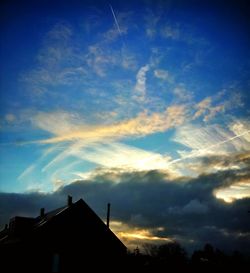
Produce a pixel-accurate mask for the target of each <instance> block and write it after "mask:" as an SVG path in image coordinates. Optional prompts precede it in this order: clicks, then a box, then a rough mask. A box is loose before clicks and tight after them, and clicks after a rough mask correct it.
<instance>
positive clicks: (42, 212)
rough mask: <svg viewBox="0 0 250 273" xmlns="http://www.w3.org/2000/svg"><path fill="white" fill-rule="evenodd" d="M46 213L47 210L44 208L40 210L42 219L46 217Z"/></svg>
mask: <svg viewBox="0 0 250 273" xmlns="http://www.w3.org/2000/svg"><path fill="white" fill-rule="evenodd" d="M44 212H45V209H44V208H41V209H40V217H44V214H45V213H44Z"/></svg>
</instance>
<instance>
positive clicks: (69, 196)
mask: <svg viewBox="0 0 250 273" xmlns="http://www.w3.org/2000/svg"><path fill="white" fill-rule="evenodd" d="M72 204H73V202H72V196H71V195H68V206H71V205H72Z"/></svg>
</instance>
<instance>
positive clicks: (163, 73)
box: [154, 69, 173, 83]
mask: <svg viewBox="0 0 250 273" xmlns="http://www.w3.org/2000/svg"><path fill="white" fill-rule="evenodd" d="M154 76H155V77H156V78H158V79H161V80H164V81H167V82H169V83H173V76H171V75H170V73H169V71H167V70H164V69H156V70H154Z"/></svg>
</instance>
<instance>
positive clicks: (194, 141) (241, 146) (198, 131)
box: [173, 120, 250, 156]
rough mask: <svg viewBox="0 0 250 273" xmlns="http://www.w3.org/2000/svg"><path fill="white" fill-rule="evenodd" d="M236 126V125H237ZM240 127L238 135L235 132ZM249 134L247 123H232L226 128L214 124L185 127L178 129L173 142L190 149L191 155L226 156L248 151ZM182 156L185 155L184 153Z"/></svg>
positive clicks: (249, 129)
mask: <svg viewBox="0 0 250 273" xmlns="http://www.w3.org/2000/svg"><path fill="white" fill-rule="evenodd" d="M237 124H238V125H237ZM239 124H241V125H239ZM238 126H240V128H241V129H240V130H239V131H238V132H240V134H237V129H236V130H234V131H233V130H231V129H232V128H237V127H238ZM249 132H250V124H249V122H246V121H244V122H241V121H240V120H238V121H234V122H233V123H231V124H230V125H229V127H228V128H223V127H222V126H221V125H218V124H214V125H209V126H205V127H200V126H195V125H191V124H190V125H185V126H182V127H178V128H177V130H176V133H175V137H174V138H173V140H174V141H176V142H179V143H181V144H183V145H184V146H186V147H188V148H189V149H191V151H192V152H193V153H197V154H198V155H199V156H202V155H208V154H209V155H228V154H229V153H232V152H241V151H245V150H249V149H250V142H249V141H248V135H249ZM188 153H189V152H188ZM183 155H186V153H185V152H184V153H183Z"/></svg>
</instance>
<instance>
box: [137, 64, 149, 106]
mask: <svg viewBox="0 0 250 273" xmlns="http://www.w3.org/2000/svg"><path fill="white" fill-rule="evenodd" d="M149 69H150V66H149V65H148V64H147V65H145V66H142V67H141V68H140V70H139V71H138V73H137V75H136V85H135V94H134V98H135V99H136V100H137V101H139V102H143V101H144V100H145V97H146V79H147V78H146V74H147V72H148V71H149Z"/></svg>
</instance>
